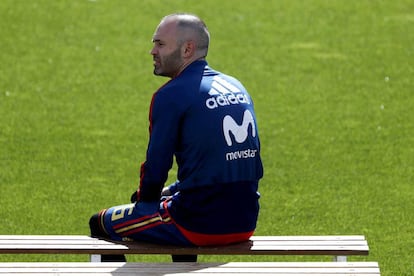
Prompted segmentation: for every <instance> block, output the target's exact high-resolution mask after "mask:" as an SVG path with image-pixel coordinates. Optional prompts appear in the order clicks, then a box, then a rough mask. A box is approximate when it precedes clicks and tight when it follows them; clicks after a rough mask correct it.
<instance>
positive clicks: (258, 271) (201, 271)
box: [0, 262, 380, 276]
mask: <svg viewBox="0 0 414 276" xmlns="http://www.w3.org/2000/svg"><path fill="white" fill-rule="evenodd" d="M1 274H10V275H13V276H19V275H26V276H27V275H54V276H56V275H60V276H64V275H68V276H69V275H89V276H98V275H99V276H104V275H112V276H126V275H129V276H144V275H145V276H148V275H150V276H157V275H159V276H161V275H170V276H173V275H174V276H179V275H186V276H191V275H193V276H203V275H205V276H212V275H237V276H244V275H290V276H295V275H303V276H306V275H309V276H316V275H325V276H327V275H343V276H345V275H353V276H357V275H360V276H369V275H371V276H374V275H380V270H379V268H378V263H376V262H300V263H298V262H231V263H87V262H84V263H76V262H71V263H0V275H1Z"/></svg>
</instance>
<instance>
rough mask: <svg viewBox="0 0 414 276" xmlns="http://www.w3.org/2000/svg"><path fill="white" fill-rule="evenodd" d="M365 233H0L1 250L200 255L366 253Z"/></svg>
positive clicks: (12, 251)
mask: <svg viewBox="0 0 414 276" xmlns="http://www.w3.org/2000/svg"><path fill="white" fill-rule="evenodd" d="M368 251H369V248H368V244H367V241H366V240H365V238H364V236H279V237H278V236H254V237H252V238H251V239H250V241H247V242H242V243H238V244H232V245H226V246H206V247H179V246H166V245H157V244H150V243H144V242H114V241H107V240H103V239H96V238H91V237H87V236H76V235H73V236H70V235H63V236H58V235H55V236H47V235H45V236H42V235H35V236H26V235H16V236H12V235H0V253H8V254H15V253H26V254H31V253H49V254H199V255H204V254H205V255H211V254H214V255H228V254H232V255H335V256H338V255H343V256H349V255H368Z"/></svg>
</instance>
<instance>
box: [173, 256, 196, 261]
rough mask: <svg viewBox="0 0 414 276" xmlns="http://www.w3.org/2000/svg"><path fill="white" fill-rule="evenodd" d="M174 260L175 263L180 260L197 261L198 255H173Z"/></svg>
mask: <svg viewBox="0 0 414 276" xmlns="http://www.w3.org/2000/svg"><path fill="white" fill-rule="evenodd" d="M171 258H172V261H173V262H174V263H179V262H191V263H195V262H197V255H171Z"/></svg>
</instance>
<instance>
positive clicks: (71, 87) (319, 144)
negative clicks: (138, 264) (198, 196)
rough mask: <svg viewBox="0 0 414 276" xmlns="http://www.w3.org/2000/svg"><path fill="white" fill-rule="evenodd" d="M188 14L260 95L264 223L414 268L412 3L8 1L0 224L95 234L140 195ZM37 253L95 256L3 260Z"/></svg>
mask: <svg viewBox="0 0 414 276" xmlns="http://www.w3.org/2000/svg"><path fill="white" fill-rule="evenodd" d="M177 11H186V12H192V13H196V14H198V15H200V16H201V17H202V18H203V19H204V20H205V21H206V23H207V25H208V26H209V29H210V32H211V35H212V41H211V48H210V53H209V57H208V61H209V63H210V65H211V66H212V67H214V68H215V69H217V70H220V71H223V72H226V73H229V74H232V75H234V76H236V77H238V78H239V79H240V80H241V81H242V82H243V83H244V84H245V86H246V87H247V88H248V90H249V91H250V94H251V95H252V97H253V98H254V100H255V104H256V113H257V116H258V124H259V130H260V134H261V142H262V155H263V161H264V165H265V177H264V178H263V180H262V182H261V186H260V192H261V194H262V198H261V205H262V209H261V215H260V219H259V223H258V228H257V234H258V235H296V234H299V235H329V234H364V235H366V237H367V239H368V242H369V245H370V249H371V251H370V255H369V256H368V257H352V258H350V259H351V260H372V261H378V262H379V264H380V267H381V271H382V275H413V274H414V251H413V248H414V215H413V214H414V190H413V187H412V185H413V184H414V178H413V176H414V171H413V167H414V128H413V123H414V121H413V118H414V97H413V93H414V85H413V77H414V46H413V45H414V2H413V1H411V0H397V1H380V0H358V1H357V0H352V1H345V0H341V1H339V0H302V1H299V0H292V1H290V0H285V1H265V0H263V1H230V0H228V1H216V0H209V1H183V0H176V1H150V0H137V1H121V0H113V1H110V0H93V1H92V0H90V1H87V0H62V1H52V0H32V1H24V0H2V1H1V2H0V18H1V20H0V187H1V191H0V208H1V212H0V214H1V221H0V234H88V233H89V229H88V219H89V217H90V215H91V214H93V213H94V212H96V211H98V210H99V209H101V208H104V207H110V206H113V205H118V204H122V203H127V202H128V201H129V196H130V194H131V193H132V191H133V190H134V189H135V188H136V187H137V185H138V173H139V165H140V163H141V162H142V161H144V156H145V150H146V144H147V139H148V131H147V129H148V115H147V114H148V106H149V102H150V99H151V96H152V93H153V92H154V91H155V90H156V89H157V88H158V87H159V86H160V85H161V84H162V83H163V82H165V81H166V80H167V79H165V78H159V77H154V76H153V75H152V59H151V56H150V55H149V50H150V49H151V47H152V44H151V38H152V34H153V32H154V29H155V27H156V25H157V24H158V22H159V20H160V18H161V17H162V16H164V15H166V14H168V13H172V12H177ZM173 177H174V170H173V171H172V172H171V179H172V178H173ZM142 258H143V257H139V256H131V260H135V259H137V260H142ZM208 258H212V259H213V260H214V257H201V260H206V259H208ZM234 258H236V257H233V259H234ZM237 258H240V260H242V259H243V258H244V257H237ZM23 259H24V260H35V261H39V260H40V261H45V260H70V261H71V260H87V257H86V256H80V257H79V256H37V255H32V256H22V257H17V256H7V255H3V256H0V261H11V260H23ZM155 259H157V260H161V259H164V257H157V256H155V257H154V256H150V257H144V259H143V260H155ZM217 259H218V258H216V259H215V260H216V261H217ZM229 259H230V257H225V258H221V257H220V260H229ZM254 259H256V258H254ZM257 259H258V260H268V259H271V260H301V259H309V258H304V257H303V258H301V257H275V258H270V257H258V258H257ZM310 259H312V260H314V259H316V260H325V259H324V258H322V257H312V258H310ZM165 260H169V258H167V257H165ZM328 260H329V259H328Z"/></svg>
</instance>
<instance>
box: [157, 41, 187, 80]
mask: <svg viewBox="0 0 414 276" xmlns="http://www.w3.org/2000/svg"><path fill="white" fill-rule="evenodd" d="M160 64H161V66H160V67H159V68H158V69H161V70H157V68H154V75H156V76H163V77H170V78H172V77H174V76H175V75H176V74H177V72H178V71H179V69H180V66H181V64H182V60H181V49H180V47H178V48H177V49H176V50H175V51H174V52H172V53H171V54H170V55H169V56H166V57H164V59H162V60H161V63H160Z"/></svg>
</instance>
